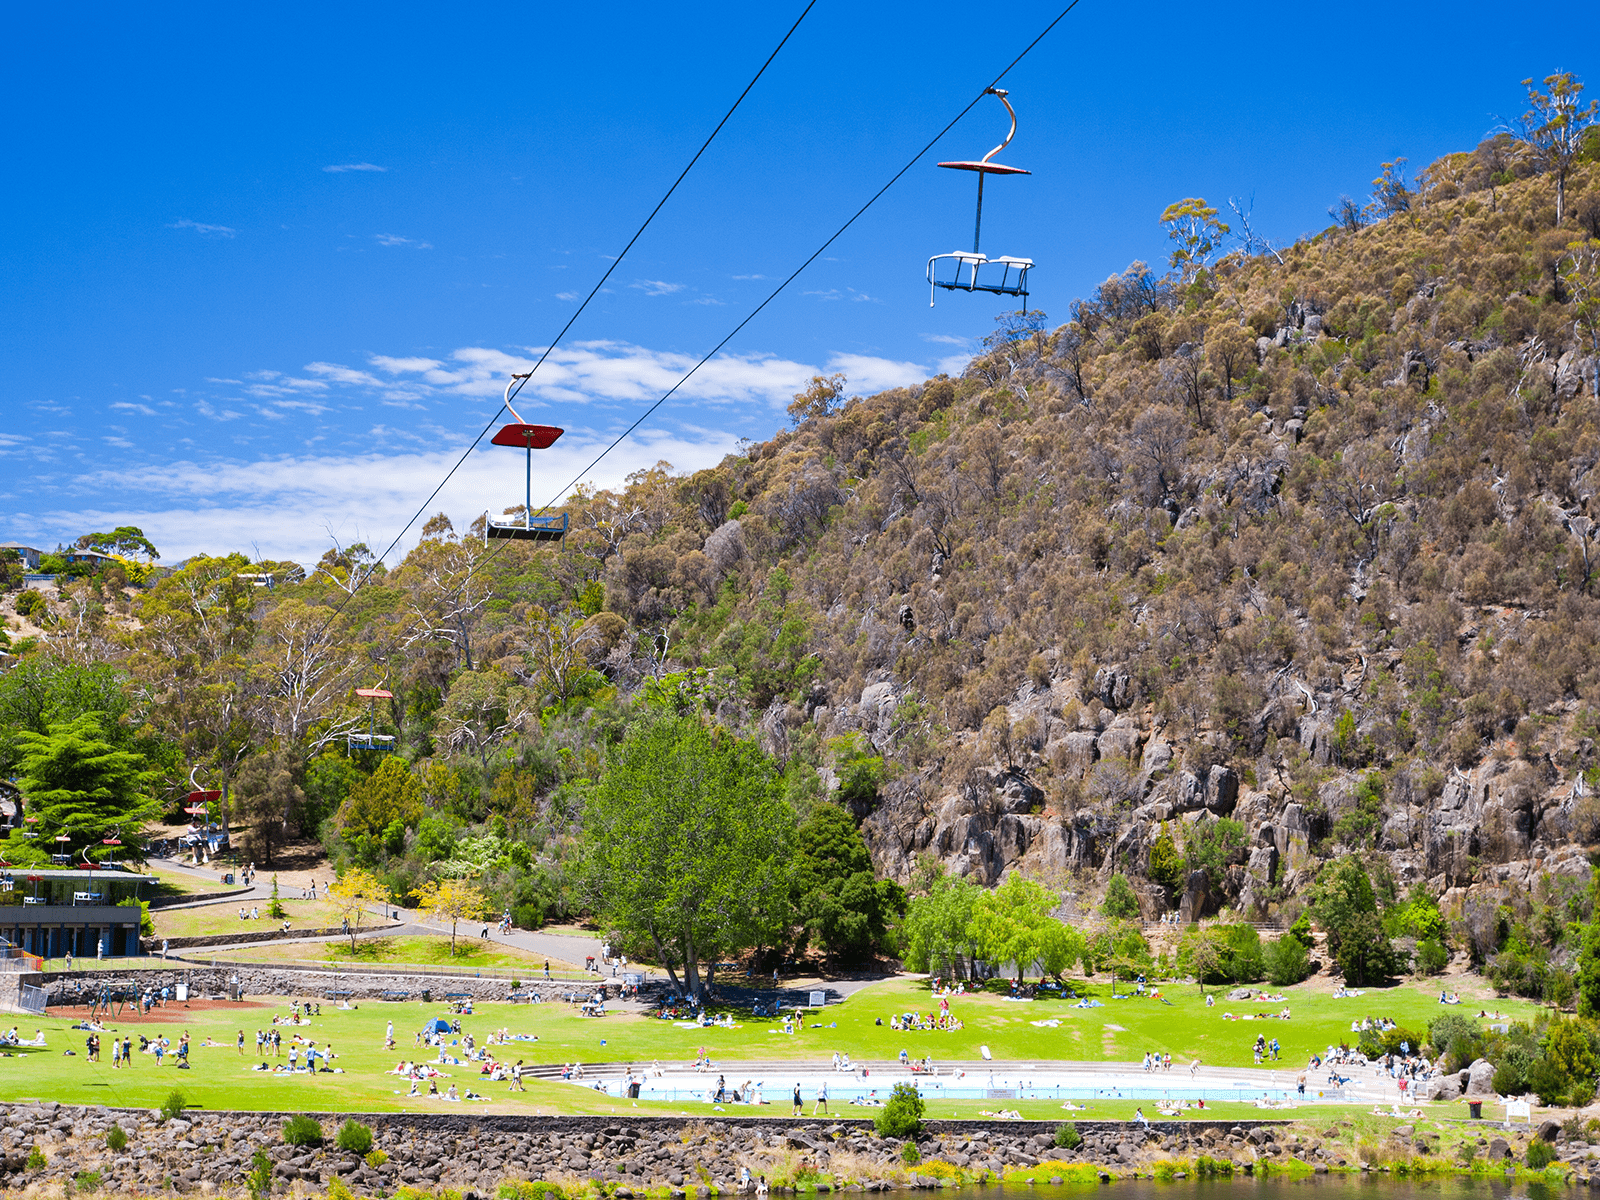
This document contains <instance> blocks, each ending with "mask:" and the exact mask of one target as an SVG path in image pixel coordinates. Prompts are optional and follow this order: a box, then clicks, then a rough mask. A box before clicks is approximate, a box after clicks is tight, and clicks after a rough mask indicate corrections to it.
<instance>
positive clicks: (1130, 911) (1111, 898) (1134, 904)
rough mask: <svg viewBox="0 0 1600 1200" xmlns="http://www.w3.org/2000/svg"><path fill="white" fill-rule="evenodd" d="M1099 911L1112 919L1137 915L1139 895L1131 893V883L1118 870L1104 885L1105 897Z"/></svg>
mask: <svg viewBox="0 0 1600 1200" xmlns="http://www.w3.org/2000/svg"><path fill="white" fill-rule="evenodd" d="M1100 911H1101V912H1102V913H1104V914H1105V915H1106V916H1108V917H1110V918H1112V919H1113V920H1120V919H1122V918H1123V917H1137V916H1138V915H1139V897H1138V896H1136V895H1134V894H1133V885H1132V884H1131V883H1129V882H1128V877H1127V876H1126V875H1123V874H1121V873H1120V872H1119V873H1118V874H1116V875H1113V876H1112V877H1111V882H1110V883H1108V884H1107V885H1106V898H1105V901H1104V902H1103V903H1102V904H1101V905H1100Z"/></svg>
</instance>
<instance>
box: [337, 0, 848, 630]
mask: <svg viewBox="0 0 1600 1200" xmlns="http://www.w3.org/2000/svg"><path fill="white" fill-rule="evenodd" d="M816 5H817V0H809V2H808V3H807V4H806V6H805V8H804V9H803V10H801V13H800V15H799V16H798V17H796V18H795V22H794V24H793V25H791V26H789V31H788V32H787V33H785V34H784V35H783V38H782V40H781V41H779V42H778V44H777V46H775V47H774V48H773V51H772V53H771V54H769V55H767V58H766V61H765V62H763V63H762V64H761V67H760V69H759V70H758V71H756V73H755V74H754V75H752V76H751V77H750V82H749V83H747V84H745V86H744V91H742V92H740V93H739V96H738V98H737V99H736V100H734V102H733V104H732V105H731V106H729V108H728V111H727V112H725V113H724V114H723V115H722V120H720V121H718V122H717V125H716V128H715V129H713V130H712V131H711V133H710V135H709V136H708V137H707V138H706V140H705V141H704V142H703V143H701V145H700V149H698V150H696V151H695V153H694V157H693V158H691V159H690V160H689V165H688V166H686V167H684V168H683V170H682V171H680V172H679V173H678V177H677V178H676V179H674V180H673V181H672V186H671V187H669V188H668V189H667V190H666V193H665V194H664V195H663V196H662V197H661V199H660V200H659V201H657V203H656V206H655V207H654V208H652V209H651V210H650V215H649V216H647V217H645V219H644V222H643V223H642V224H641V225H640V226H639V228H638V229H636V230H635V231H634V234H633V236H632V237H631V238H629V239H628V244H627V245H626V246H624V247H623V248H622V253H621V254H618V255H617V256H616V258H615V259H613V260H612V263H611V265H610V266H609V267H607V268H606V270H605V274H603V275H601V276H600V282H599V283H597V284H595V285H594V289H593V290H592V291H591V292H590V293H589V294H588V295H587V296H585V297H584V300H583V303H582V304H580V305H578V308H577V311H575V312H574V313H573V314H572V316H571V317H569V318H568V319H567V323H566V324H565V325H563V326H562V327H561V332H559V333H558V334H556V336H555V337H554V338H553V339H552V340H551V342H550V344H549V345H548V346H546V347H545V348H544V353H543V354H541V355H540V356H539V360H538V362H536V363H534V364H533V369H532V370H530V371H528V372H527V373H526V374H525V375H523V376H522V377H521V378H520V379H518V380H516V381H515V386H514V387H512V388H509V389H508V390H507V393H506V400H505V402H504V403H503V404H502V405H501V406H500V408H498V409H496V410H495V413H494V416H492V417H490V418H489V420H488V423H487V424H485V425H484V427H483V429H482V430H480V431H479V433H478V436H477V437H475V438H473V439H472V445H470V446H468V447H467V448H466V450H465V451H464V452H463V453H462V455H461V457H460V458H458V459H456V462H455V465H454V466H452V467H451V468H450V470H449V471H447V472H446V473H445V477H444V478H443V479H441V480H440V481H439V486H438V487H436V488H434V489H433V491H432V492H430V493H428V498H427V499H426V500H424V501H423V502H422V504H421V505H419V506H418V508H417V511H416V512H415V513H413V514H412V515H411V519H410V520H409V521H407V522H406V523H405V525H404V526H402V527H401V529H400V532H399V533H397V534H395V536H394V540H393V541H392V542H390V543H389V545H388V546H387V547H385V549H384V551H383V553H382V554H380V555H378V557H377V559H376V560H375V561H374V563H373V566H372V567H371V568H370V569H369V570H368V571H367V572H366V574H365V575H363V576H362V579H361V582H360V583H358V584H356V585H355V586H354V587H352V588H351V589H350V590H349V594H348V595H347V596H346V597H345V599H344V600H343V601H342V602H341V603H340V604H339V606H338V607H337V608H335V609H334V610H333V614H332V616H331V617H330V618H329V621H330V622H331V621H332V619H333V618H334V617H337V616H338V615H339V614H340V613H341V612H343V611H344V607H345V605H346V604H348V603H350V600H351V599H353V598H354V596H355V594H356V592H357V591H359V590H360V589H361V587H362V586H364V585H365V584H366V581H367V580H368V579H370V578H372V573H373V571H375V570H377V565H378V563H381V562H383V560H384V559H386V558H388V557H389V555H390V554H391V553H393V551H394V548H395V547H396V546H398V545H399V544H400V539H401V538H403V537H405V535H406V533H407V532H408V531H409V530H410V529H411V527H412V526H413V525H415V524H416V523H417V518H418V517H420V516H422V514H423V513H424V512H426V511H427V510H428V506H429V505H431V504H432V503H433V501H434V499H435V497H437V496H438V495H439V493H440V492H441V491H443V490H444V485H445V484H447V483H449V482H450V479H451V477H452V476H454V475H455V473H456V472H457V471H459V470H460V469H461V464H462V463H464V462H466V461H467V459H468V458H469V457H471V455H472V452H473V451H474V450H476V449H477V448H478V443H479V442H481V441H483V439H484V435H485V434H487V433H488V432H489V430H491V429H492V428H494V423H495V421H497V420H498V419H499V417H500V414H501V412H503V411H504V410H505V409H506V407H507V406H509V404H510V402H511V400H513V399H514V398H515V397H516V395H517V393H518V392H520V391H521V390H522V386H523V384H525V383H526V382H527V381H528V379H529V378H530V377H532V375H533V372H534V371H537V370H538V369H539V367H540V365H541V364H543V362H544V361H545V359H547V358H549V357H550V353H551V351H553V350H554V349H555V348H556V346H557V345H559V344H560V342H561V339H562V338H563V337H565V336H566V335H567V332H568V330H570V329H571V328H572V326H573V324H574V323H575V322H576V321H577V319H578V318H579V317H580V316H582V315H583V310H584V309H586V308H588V307H589V302H590V301H591V300H593V299H594V298H595V297H596V296H597V295H599V294H600V289H601V288H602V287H604V286H605V283H606V280H608V279H610V278H611V274H612V272H613V271H615V270H616V269H617V267H619V266H620V265H621V264H622V260H623V259H624V258H626V257H627V255H628V251H630V250H632V249H633V246H634V243H635V242H637V241H638V240H639V238H640V237H642V236H643V235H644V231H645V230H646V229H648V228H649V227H650V223H651V222H652V221H654V220H655V219H656V215H657V214H658V213H659V212H660V211H661V210H662V208H663V207H665V205H666V203H667V201H668V200H670V199H671V198H672V194H673V193H674V192H676V191H677V190H678V185H679V184H681V183H682V182H683V181H684V179H685V178H686V177H687V176H688V174H689V172H690V171H691V170H693V169H694V165H695V164H696V163H698V162H699V161H700V158H701V156H702V155H704V154H705V152H706V151H707V150H708V149H710V147H711V143H712V142H713V141H715V140H716V137H717V135H718V134H719V133H721V132H722V128H723V126H725V125H726V124H727V123H728V121H729V119H730V118H732V116H733V114H734V113H735V112H736V111H737V110H738V108H739V105H741V104H743V103H744V99H745V97H746V96H748V95H749V94H750V92H751V89H753V88H754V87H755V86H756V83H757V82H758V81H759V80H760V79H761V77H762V76H763V75H764V74H766V71H767V68H768V67H770V66H771V65H772V62H773V60H774V59H776V58H777V57H778V53H779V51H781V50H782V49H783V48H784V46H786V45H788V43H789V39H790V38H791V37H793V36H794V33H795V30H797V29H799V28H800V23H801V22H802V21H804V20H805V19H806V17H807V15H808V14H809V13H810V12H811V10H812V9H813V8H815V7H816ZM545 507H546V508H548V507H549V505H546V506H545ZM540 511H541V512H542V511H543V510H542V509H541V510H540ZM323 628H324V629H326V628H327V626H324V627H323ZM319 632H320V631H319Z"/></svg>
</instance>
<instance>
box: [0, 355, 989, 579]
mask: <svg viewBox="0 0 1600 1200" xmlns="http://www.w3.org/2000/svg"><path fill="white" fill-rule="evenodd" d="M542 353H543V349H542V348H541V347H512V348H509V349H499V348H494V347H484V346H467V347H462V348H459V349H456V350H453V351H450V352H448V353H442V354H439V355H437V356H429V355H422V354H406V355H383V354H372V355H369V356H368V357H367V358H366V360H365V361H364V362H358V363H352V364H347V363H339V362H325V361H315V362H309V363H306V364H305V365H304V366H303V367H302V368H301V369H300V370H299V371H298V372H284V371H279V370H271V369H265V370H251V371H243V372H239V371H236V372H232V373H231V375H230V376H229V377H218V378H216V379H215V380H209V381H207V382H210V383H212V384H213V385H214V386H213V387H212V388H211V389H209V390H206V391H200V390H198V389H197V390H196V391H195V392H193V393H191V394H189V395H187V396H185V397H183V399H182V401H181V408H182V409H183V410H187V412H188V413H190V414H193V415H194V416H195V417H198V418H204V419H205V421H204V425H205V426H209V428H211V429H214V430H217V433H216V434H215V435H210V434H208V435H205V436H204V437H201V438H200V440H199V442H198V443H197V442H194V441H191V440H190V439H188V438H183V437H180V438H177V439H173V440H168V439H169V438H170V434H164V433H161V432H158V431H157V430H156V428H155V426H154V423H151V425H150V426H148V427H147V426H146V424H145V422H143V421H140V422H138V423H137V428H138V429H139V431H140V432H139V434H138V435H137V437H138V438H142V439H147V440H144V441H142V442H136V441H134V440H133V438H134V437H135V435H132V434H129V433H128V430H126V429H124V428H122V427H120V426H112V427H111V428H110V429H109V430H108V431H107V432H110V433H114V434H116V435H118V437H117V440H116V441H115V442H114V443H113V444H114V445H115V446H116V448H117V452H116V453H115V454H114V455H110V456H107V455H100V456H96V457H80V458H79V459H78V461H77V463H76V464H75V465H69V462H67V461H63V460H62V459H61V458H60V456H59V454H58V453H57V452H56V451H55V450H53V449H50V448H48V447H47V446H46V444H45V443H42V442H39V441H35V440H32V439H30V438H28V437H26V436H25V435H22V436H19V435H17V434H11V433H0V458H7V457H9V458H13V459H16V458H21V457H22V456H24V455H26V456H28V457H30V458H31V459H32V460H33V462H34V463H35V464H36V465H38V464H42V463H45V462H50V463H52V464H54V465H53V466H52V467H51V472H52V474H51V475H50V476H49V477H48V478H47V477H46V476H44V475H43V474H40V473H38V472H35V473H34V475H33V479H34V481H35V483H36V484H37V485H38V486H37V489H36V490H32V491H30V494H29V495H28V498H27V501H26V505H27V509H28V510H29V511H28V515H27V516H26V517H23V516H22V514H21V513H20V512H14V513H13V514H12V521H11V524H12V525H13V526H14V527H13V528H12V529H11V530H10V532H8V533H6V534H5V536H10V537H18V538H20V539H22V540H27V541H31V543H32V544H38V543H39V540H40V539H42V540H44V541H47V542H49V543H50V544H51V545H54V544H55V543H56V542H57V541H64V542H66V541H71V540H72V539H73V538H76V537H77V536H78V535H79V534H81V533H83V532H84V531H85V530H88V529H97V528H102V527H105V528H111V527H114V526H116V525H128V524H132V525H138V526H140V527H141V528H143V529H144V530H145V532H146V533H147V534H148V535H149V536H150V537H151V538H152V540H154V541H155V543H156V545H158V546H159V547H161V550H162V554H163V556H164V557H165V558H166V559H167V560H169V561H170V560H173V559H181V558H185V557H188V556H189V555H191V554H195V553H201V552H204V553H212V554H215V553H226V552H228V551H231V550H242V551H244V552H245V553H253V552H254V551H253V549H252V548H253V547H257V548H259V551H260V553H261V554H263V555H265V556H266V557H269V558H286V559H293V560H295V561H298V562H303V563H307V564H310V563H314V562H315V561H316V560H317V559H318V558H319V557H320V556H321V554H322V553H323V551H324V550H326V549H327V548H328V546H329V545H331V544H332V542H331V536H332V537H337V538H338V539H339V540H340V541H341V542H349V541H352V540H363V541H366V542H367V543H368V544H369V545H372V546H373V548H374V549H382V548H383V547H384V546H387V545H388V543H389V541H390V540H391V539H392V538H393V537H394V536H395V535H396V533H397V532H398V531H399V530H400V528H401V526H402V525H404V523H405V522H406V520H407V519H409V518H410V517H411V515H412V514H413V513H414V512H415V511H416V510H417V508H418V506H419V505H421V504H422V502H423V499H424V497H426V496H427V495H428V494H429V493H430V492H431V491H432V490H433V489H434V488H435V487H436V486H438V483H439V480H440V479H442V478H443V477H444V475H445V473H446V472H447V471H449V470H450V468H451V467H452V466H454V465H455V463H456V460H457V459H458V458H459V456H460V454H461V452H462V451H463V450H464V449H465V448H466V447H467V446H468V445H469V444H470V442H471V439H472V438H473V436H475V435H476V434H477V432H478V430H479V429H481V428H482V427H483V423H484V422H485V421H487V420H489V419H490V417H491V415H492V413H493V412H494V410H495V409H496V408H498V407H499V404H500V400H501V396H502V394H503V392H504V389H505V385H506V382H507V380H508V378H509V376H510V375H511V373H512V372H519V373H520V372H523V371H527V370H529V369H530V368H531V367H532V366H533V365H534V363H535V362H536V361H537V360H538V358H539V356H540V354H542ZM697 361H698V356H697V355H691V354H684V353H679V352H675V351H667V350H655V349H651V348H648V347H644V346H638V345H634V344H631V343H627V342H617V341H588V342H575V343H571V344H569V345H565V346H561V347H558V348H557V349H556V350H554V351H553V352H552V353H550V354H549V355H548V356H547V357H546V358H545V361H544V362H543V364H542V365H541V366H540V367H539V370H538V372H537V374H536V375H535V376H534V377H533V379H531V380H530V381H529V382H528V384H527V385H526V386H525V387H524V389H523V391H522V393H521V394H520V396H519V397H518V399H517V401H516V402H515V403H516V405H517V408H518V409H519V410H520V412H521V415H522V416H523V417H524V419H527V420H539V421H545V422H550V423H554V424H558V425H561V426H562V427H564V428H565V429H566V430H567V433H566V435H565V436H564V437H563V438H562V439H561V440H560V441H558V442H557V443H556V445H555V446H554V447H552V448H551V449H550V450H548V451H545V452H543V453H542V454H540V455H538V456H536V458H535V462H534V468H535V489H534V490H535V502H536V503H540V504H542V503H544V502H546V501H548V500H552V499H560V498H561V497H559V496H557V495H556V492H557V490H558V489H561V488H564V487H566V486H568V484H569V481H571V480H573V479H574V477H575V476H576V475H577V473H578V472H579V471H580V470H582V469H583V468H584V467H585V466H586V465H587V464H588V463H589V462H591V461H592V460H593V459H594V457H595V456H596V455H597V454H598V453H599V452H600V451H601V450H602V449H603V448H604V447H605V446H606V445H608V444H609V442H610V441H611V439H612V438H614V437H615V436H616V435H617V433H619V432H621V430H622V429H624V428H626V426H627V425H628V424H629V423H631V421H632V420H633V419H634V417H635V416H636V415H637V414H638V413H639V412H640V411H641V410H642V409H643V408H644V407H645V406H647V405H649V404H653V403H654V402H655V401H657V400H659V399H660V398H661V397H662V396H663V394H665V393H666V392H667V391H668V389H670V388H672V387H673V386H674V385H675V384H678V383H679V382H680V380H682V379H683V376H684V375H685V373H686V372H688V371H689V369H690V368H691V367H693V366H694V365H695V364H696V362H697ZM952 361H955V360H946V361H941V362H940V363H939V364H938V367H939V369H947V370H948V369H949V363H950V362H952ZM960 364H961V365H964V364H965V359H961V360H960ZM957 369H959V367H958V368H957ZM834 373H843V374H844V375H845V376H846V379H847V386H848V388H849V391H850V393H851V394H853V395H867V394H871V393H873V392H877V391H881V390H883V389H885V388H889V387H897V386H906V385H909V384H915V383H918V382H920V381H922V380H923V379H925V378H927V377H928V376H929V375H930V373H931V372H930V368H929V366H928V365H927V364H921V363H915V362H904V361H896V360H891V359H887V358H883V357H878V356H874V355H870V354H857V353H837V354H834V355H832V356H830V357H829V358H828V359H827V360H826V361H825V362H823V363H820V364H812V363H804V362H797V361H794V360H791V359H786V358H781V357H779V356H777V355H774V354H765V353H759V352H757V353H748V354H723V355H719V356H717V357H716V358H713V359H712V360H711V361H710V362H708V363H706V364H705V366H703V367H701V368H700V369H699V370H698V371H696V372H695V374H694V375H692V376H691V377H690V378H689V379H688V380H687V381H685V382H683V383H682V386H681V387H680V388H679V390H678V391H677V392H675V393H674V394H673V396H672V399H671V400H670V401H669V403H668V405H667V406H665V407H663V409H662V410H661V411H660V412H659V413H658V414H657V416H656V417H655V418H653V419H652V420H651V421H650V422H649V423H648V424H646V425H645V426H644V427H642V428H641V429H640V430H638V431H637V432H636V433H635V434H633V435H632V436H631V437H630V438H628V439H627V440H626V441H624V442H623V443H622V444H621V445H619V446H618V447H617V449H615V450H614V451H612V452H611V453H610V454H608V455H607V456H606V458H605V459H603V460H602V461H601V463H600V464H599V465H598V466H597V467H596V468H595V469H594V471H592V472H591V473H590V474H589V475H588V476H586V477H585V479H584V480H583V482H585V483H591V484H593V485H595V486H599V487H617V486H620V485H621V484H622V483H623V481H624V480H625V479H626V477H627V475H629V474H630V473H632V472H634V471H637V470H640V469H642V468H645V467H649V466H652V465H654V464H655V463H656V462H658V461H663V460H664V461H667V462H670V463H671V464H672V465H673V466H674V467H675V468H676V469H677V470H679V471H694V470H700V469H702V468H704V467H708V466H713V465H715V464H716V463H718V462H720V461H721V460H722V459H723V458H724V457H725V456H726V455H728V454H730V453H734V452H736V450H737V447H738V442H739V440H740V438H741V436H750V437H754V438H758V439H759V438H764V437H767V436H770V434H771V433H772V432H773V431H774V430H775V429H777V428H778V427H779V426H781V425H782V424H783V423H784V420H783V410H784V408H785V406H786V405H787V404H788V402H789V401H790V399H791V398H792V397H793V396H794V394H795V393H796V392H798V391H800V390H802V389H803V388H804V387H805V385H806V382H807V380H809V379H810V378H811V376H813V375H817V374H834ZM107 408H109V409H111V410H113V411H115V412H118V413H125V414H133V415H137V416H139V417H146V416H150V415H154V414H153V412H152V410H151V409H150V408H149V407H147V406H145V405H142V404H137V403H134V402H131V401H120V400H119V401H114V402H112V403H111V404H109V405H107ZM380 414H381V415H380ZM212 422H216V423H219V424H211V423H212ZM147 428H149V432H148V433H146V432H144V431H145V430H146V429H147ZM223 429H226V430H227V431H228V432H227V433H223V432H222V430H223ZM38 433H39V431H35V436H36V437H37V436H38ZM157 437H160V438H162V439H163V440H162V441H161V443H160V444H161V445H162V446H163V447H166V449H164V450H160V451H158V450H156V449H155V446H154V444H153V439H155V438H157ZM198 446H204V447H206V449H205V450H203V451H198V452H197V447H198ZM344 448H348V449H344ZM522 470H523V462H522V458H521V456H520V455H518V454H516V453H514V452H511V451H507V450H503V449H501V448H498V447H490V445H489V444H488V439H487V438H486V439H484V441H483V442H482V443H481V444H480V446H479V448H478V450H477V451H476V452H475V453H474V454H473V455H472V457H471V458H470V459H469V460H468V461H467V463H466V464H465V465H464V466H463V467H462V468H461V469H460V470H459V471H457V472H456V474H455V476H454V477H453V478H452V479H451V480H450V481H449V483H448V484H447V485H446V486H445V488H444V490H443V491H442V492H441V493H440V495H439V496H438V498H437V499H435V500H434V501H432V502H431V503H430V504H429V506H428V512H427V513H425V514H424V517H426V516H428V515H431V513H433V512H437V511H439V510H440V509H443V510H444V511H446V512H448V513H449V514H450V516H451V518H452V519H453V520H454V521H455V522H456V524H457V527H458V528H464V527H465V526H466V525H467V524H469V523H470V522H471V521H472V520H473V519H474V518H475V517H476V516H477V515H478V514H480V513H482V512H483V511H485V510H486V509H487V510H490V511H492V512H494V513H499V512H500V511H501V510H502V509H504V508H505V507H507V506H509V505H513V504H520V503H521V502H522V496H523V477H522ZM21 507H22V505H21V504H20V503H19V505H18V508H19V509H20V508H21ZM329 530H331V531H332V535H331V536H330V533H329V532H328V531H329ZM417 536H418V529H417V528H412V529H411V530H410V531H409V532H408V533H407V534H406V536H405V537H404V538H403V539H402V541H401V544H400V547H399V551H398V553H404V552H405V551H406V550H408V549H409V548H410V547H411V546H413V545H414V544H415V542H416V539H417Z"/></svg>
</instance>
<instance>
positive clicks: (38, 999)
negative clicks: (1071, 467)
mask: <svg viewBox="0 0 1600 1200" xmlns="http://www.w3.org/2000/svg"><path fill="white" fill-rule="evenodd" d="M49 1000H50V997H49V995H48V994H47V993H46V992H45V990H44V989H43V988H41V987H34V986H33V985H32V984H31V983H24V984H19V985H18V987H17V1007H18V1008H21V1009H24V1010H26V1011H27V1012H31V1013H43V1012H44V1009H45V1005H46V1004H48V1003H49Z"/></svg>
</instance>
